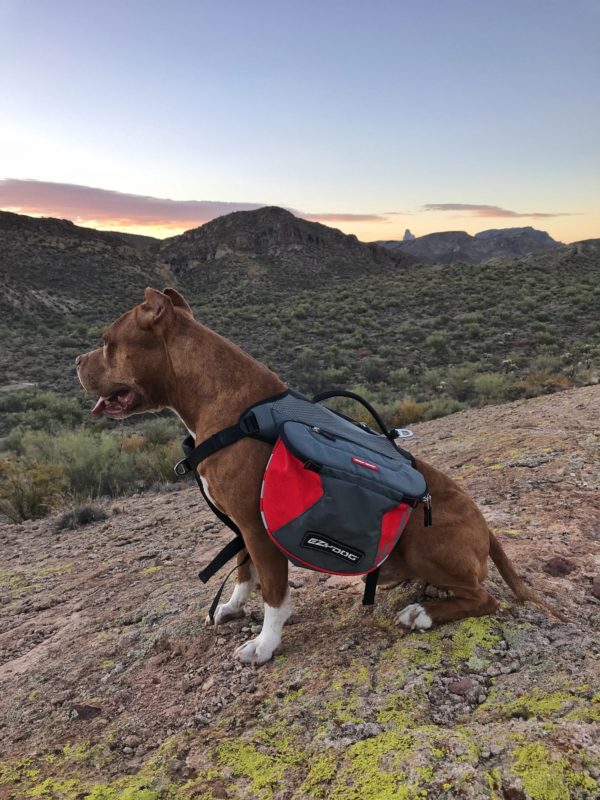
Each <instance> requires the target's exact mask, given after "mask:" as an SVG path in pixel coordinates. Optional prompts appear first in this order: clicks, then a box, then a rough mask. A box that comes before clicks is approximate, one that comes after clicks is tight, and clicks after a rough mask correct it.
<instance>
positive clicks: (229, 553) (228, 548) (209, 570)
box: [198, 536, 248, 583]
mask: <svg viewBox="0 0 600 800" xmlns="http://www.w3.org/2000/svg"><path fill="white" fill-rule="evenodd" d="M245 546H246V545H245V544H244V540H243V539H242V537H241V536H236V537H235V539H232V540H231V541H230V542H227V544H226V545H225V547H224V548H223V549H222V550H220V551H219V553H217V555H216V556H215V557H214V558H213V560H212V561H211V562H210V564H209V565H208V566H206V567H204V569H203V570H201V571H200V572H199V573H198V577H199V578H200V580H201V581H202V583H208V581H209V580H210V579H211V578H212V576H213V575H214V574H215V573H216V572H218V571H219V570H220V569H221V567H224V566H225V564H226V563H227V562H228V561H231V559H232V558H233V557H234V556H237V554H238V553H240V552H241V551H242V550H243V549H244V547H245ZM247 560H248V559H246V561H247ZM228 577H229V576H228ZM225 580H227V578H225Z"/></svg>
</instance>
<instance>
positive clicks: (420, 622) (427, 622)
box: [396, 603, 433, 631]
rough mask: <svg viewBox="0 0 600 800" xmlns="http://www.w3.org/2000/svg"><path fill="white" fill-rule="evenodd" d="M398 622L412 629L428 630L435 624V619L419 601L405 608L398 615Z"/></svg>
mask: <svg viewBox="0 0 600 800" xmlns="http://www.w3.org/2000/svg"><path fill="white" fill-rule="evenodd" d="M396 622H397V623H399V624H400V625H404V627H405V628H408V629H409V630H411V631H426V630H428V629H429V628H431V626H432V625H433V620H432V619H431V617H430V616H429V614H428V613H427V611H425V609H424V608H423V606H421V605H419V604H418V603H412V604H411V605H410V606H406V608H403V609H402V611H401V612H400V613H399V614H398V616H397V617H396Z"/></svg>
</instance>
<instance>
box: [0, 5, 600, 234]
mask: <svg viewBox="0 0 600 800" xmlns="http://www.w3.org/2000/svg"><path fill="white" fill-rule="evenodd" d="M599 31H600V2H598V0H568V1H567V0H503V1H502V2H496V0H452V2H449V1H448V0H418V1H417V0H369V2H364V0H318V2H317V0H304V2H302V3H300V2H297V3H293V2H285V1H284V0H221V2H204V0H196V2H192V0H185V1H184V0H170V1H169V2H168V3H167V2H162V0H144V1H142V0H119V2H115V1H114V0H105V1H104V2H102V3H96V2H91V0H77V1H76V2H74V1H73V0H57V1H56V2H45V0H0V87H1V89H0V97H1V102H2V106H1V108H2V112H1V116H0V208H1V209H5V210H12V211H17V212H21V213H25V214H35V215H44V216H58V217H65V218H68V219H72V220H74V221H76V222H78V224H82V225H91V226H93V227H97V228H103V229H111V228H115V229H120V230H129V231H134V232H138V233H147V234H150V235H156V236H168V235H173V234H175V233H178V232H180V231H182V230H186V229H188V228H192V227H195V226H196V225H199V224H202V223H203V222H206V221H207V220H209V219H212V218H213V217H214V216H218V215H219V214H223V213H228V212H230V211H235V210H238V209H243V208H254V207H258V206H261V205H280V206H284V207H285V208H289V209H290V210H292V211H294V213H297V214H299V215H301V216H303V217H306V218H308V219H314V220H319V221H322V222H324V223H325V224H329V225H333V226H334V227H338V228H341V229H342V230H344V231H346V232H348V233H355V234H356V235H357V236H358V237H359V238H361V239H363V240H373V239H394V238H401V237H402V235H403V233H404V230H405V229H406V228H410V229H411V230H412V232H413V233H414V234H415V235H417V236H420V235H423V234H426V233H431V232H433V231H439V230H466V231H468V232H470V233H475V232H477V231H479V230H483V229H484V228H496V227H512V226H522V225H533V226H535V227H538V228H542V229H544V230H547V231H549V232H550V234H551V235H552V236H554V237H555V238H556V239H559V240H561V241H565V242H569V241H575V240H578V239H585V238H591V237H600V144H599V143H600V103H599V98H600V45H599V41H600V39H599Z"/></svg>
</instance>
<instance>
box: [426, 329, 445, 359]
mask: <svg viewBox="0 0 600 800" xmlns="http://www.w3.org/2000/svg"><path fill="white" fill-rule="evenodd" d="M425 345H426V347H428V348H429V349H430V350H431V351H432V353H433V354H434V355H435V356H437V357H438V358H442V357H443V356H445V355H446V354H447V352H448V337H447V336H446V334H444V333H430V334H429V336H428V337H427V338H426V339H425Z"/></svg>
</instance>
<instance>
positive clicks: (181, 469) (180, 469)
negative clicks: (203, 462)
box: [173, 458, 192, 477]
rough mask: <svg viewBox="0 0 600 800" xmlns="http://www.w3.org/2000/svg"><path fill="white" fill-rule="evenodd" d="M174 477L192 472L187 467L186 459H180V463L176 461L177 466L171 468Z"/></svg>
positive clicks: (188, 466)
mask: <svg viewBox="0 0 600 800" xmlns="http://www.w3.org/2000/svg"><path fill="white" fill-rule="evenodd" d="M173 470H174V471H175V474H176V475H179V477H182V476H183V475H187V473H188V472H191V471H192V468H191V467H190V465H189V462H188V460H187V458H182V459H181V461H178V462H177V464H175V466H174V467H173Z"/></svg>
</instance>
